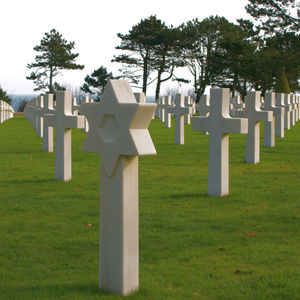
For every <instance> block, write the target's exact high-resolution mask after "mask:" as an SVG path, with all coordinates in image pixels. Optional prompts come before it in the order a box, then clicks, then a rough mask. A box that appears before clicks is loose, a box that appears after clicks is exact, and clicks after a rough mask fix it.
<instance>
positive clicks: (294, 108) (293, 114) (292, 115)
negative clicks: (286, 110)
mask: <svg viewBox="0 0 300 300" xmlns="http://www.w3.org/2000/svg"><path fill="white" fill-rule="evenodd" d="M289 96H290V103H291V106H292V112H291V126H295V125H296V121H297V117H296V114H297V106H296V103H295V98H294V95H289Z"/></svg>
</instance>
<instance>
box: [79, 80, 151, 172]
mask: <svg viewBox="0 0 300 300" xmlns="http://www.w3.org/2000/svg"><path fill="white" fill-rule="evenodd" d="M155 108H156V104H148V103H147V104H139V103H137V102H136V100H135V97H134V95H133V93H132V91H131V88H130V86H129V83H128V81H126V80H109V82H108V84H107V86H106V88H105V91H104V93H103V96H102V98H101V102H100V103H84V104H82V105H81V109H82V112H83V114H84V115H85V116H86V118H87V120H88V122H89V131H88V133H87V136H86V139H85V141H84V144H83V147H82V150H83V151H86V152H98V153H100V155H101V162H102V164H103V165H104V168H105V170H106V172H107V173H108V175H109V176H112V175H113V172H114V170H115V168H116V166H117V164H118V162H119V158H120V156H121V155H128V156H140V155H153V154H156V150H155V147H154V145H153V142H152V139H151V137H150V134H149V131H148V126H149V124H150V121H151V119H152V115H153V113H154V111H155Z"/></svg>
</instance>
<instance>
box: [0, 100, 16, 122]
mask: <svg viewBox="0 0 300 300" xmlns="http://www.w3.org/2000/svg"><path fill="white" fill-rule="evenodd" d="M14 112H15V111H14V109H13V107H12V106H11V105H9V104H8V103H7V102H5V101H3V100H0V123H3V122H4V121H6V120H8V119H11V118H13V117H14Z"/></svg>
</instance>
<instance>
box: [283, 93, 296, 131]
mask: <svg viewBox="0 0 300 300" xmlns="http://www.w3.org/2000/svg"><path fill="white" fill-rule="evenodd" d="M289 96H290V95H288V94H282V96H281V97H283V99H284V100H283V101H284V105H285V117H284V128H285V129H287V130H289V129H290V128H291V123H292V122H291V114H292V109H293V107H292V105H291V103H290V97H289Z"/></svg>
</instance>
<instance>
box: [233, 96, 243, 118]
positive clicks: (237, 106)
mask: <svg viewBox="0 0 300 300" xmlns="http://www.w3.org/2000/svg"><path fill="white" fill-rule="evenodd" d="M231 99H232V110H231V114H232V116H234V113H235V111H236V110H242V109H243V108H244V103H243V102H242V100H241V96H240V95H236V96H234V97H233V98H231Z"/></svg>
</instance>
